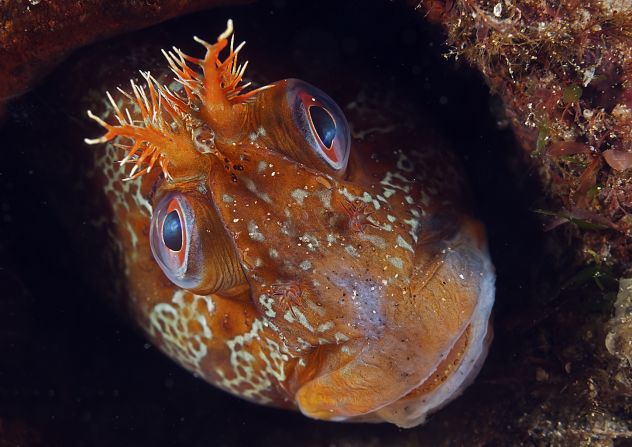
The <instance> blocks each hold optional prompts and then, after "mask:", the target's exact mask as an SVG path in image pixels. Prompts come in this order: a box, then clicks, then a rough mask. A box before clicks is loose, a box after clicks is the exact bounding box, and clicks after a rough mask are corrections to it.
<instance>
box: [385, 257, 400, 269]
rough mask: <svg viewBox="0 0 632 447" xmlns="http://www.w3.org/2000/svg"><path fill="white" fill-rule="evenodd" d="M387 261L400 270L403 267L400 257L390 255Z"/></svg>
mask: <svg viewBox="0 0 632 447" xmlns="http://www.w3.org/2000/svg"><path fill="white" fill-rule="evenodd" d="M388 262H390V263H391V265H393V266H394V267H397V268H398V269H400V270H402V269H403V268H404V261H402V259H401V258H398V257H397V256H391V257H390V258H388Z"/></svg>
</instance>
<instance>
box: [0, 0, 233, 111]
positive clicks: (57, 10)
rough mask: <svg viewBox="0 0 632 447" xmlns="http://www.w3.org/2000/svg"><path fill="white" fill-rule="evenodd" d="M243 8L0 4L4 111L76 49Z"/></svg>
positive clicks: (104, 1)
mask: <svg viewBox="0 0 632 447" xmlns="http://www.w3.org/2000/svg"><path fill="white" fill-rule="evenodd" d="M238 3H245V0H164V1H152V0H140V1H138V0H123V1H115V2H113V1H110V0H83V1H76V2H75V1H65V0H28V1H27V0H0V108H1V107H2V102H3V101H5V100H7V99H10V98H13V97H16V96H19V95H21V94H23V93H24V92H25V91H27V90H28V89H29V88H31V87H32V86H33V84H34V83H35V82H37V81H38V80H40V79H41V78H42V77H43V76H44V75H46V74H47V73H48V72H49V71H50V70H51V69H52V68H53V67H54V66H55V65H56V64H57V63H58V62H59V61H61V60H63V59H64V58H65V57H66V56H68V55H69V54H70V53H71V52H72V50H74V49H76V48H79V47H82V46H84V45H87V44H89V43H92V42H95V41H97V40H101V39H104V38H107V37H110V36H113V35H116V34H119V33H122V32H126V31H132V30H137V29H141V28H145V27H147V26H150V25H153V24H155V23H159V22H163V21H165V20H168V19H170V18H173V17H177V16H179V15H183V14H186V13H190V12H193V11H197V10H200V9H205V8H209V7H213V6H223V5H229V4H238ZM1 114H2V112H1V110H0V118H1Z"/></svg>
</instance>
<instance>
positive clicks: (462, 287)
mask: <svg viewBox="0 0 632 447" xmlns="http://www.w3.org/2000/svg"><path fill="white" fill-rule="evenodd" d="M440 246H443V247H444V248H440ZM416 262H417V265H416V270H418V271H419V272H420V273H421V274H420V275H417V276H415V275H413V278H412V280H411V287H410V296H411V297H412V302H411V301H408V302H400V303H395V302H392V303H391V304H392V306H391V309H384V315H385V316H386V318H387V322H386V324H385V326H384V331H383V332H382V333H381V334H380V335H379V336H378V337H376V338H373V339H368V340H366V341H365V343H364V345H363V346H362V348H360V349H359V350H358V352H357V353H356V355H355V357H354V358H353V360H351V361H350V362H349V363H346V364H345V365H343V366H342V367H340V368H339V369H336V370H334V371H330V372H327V373H325V374H322V375H320V376H318V377H316V378H315V379H313V380H312V381H310V382H308V383H306V384H304V385H303V386H302V387H301V388H300V389H299V390H298V391H297V393H296V401H297V403H298V406H299V408H300V410H301V411H302V412H303V413H304V414H306V415H307V416H310V417H313V418H316V419H326V420H336V421H344V420H351V421H363V422H383V421H388V422H392V423H394V424H396V425H398V426H401V427H411V426H415V425H418V424H420V423H422V422H423V421H424V420H425V417H426V415H427V414H428V413H430V412H432V411H435V410H437V409H439V408H441V407H442V406H443V405H445V404H447V403H448V402H449V401H451V400H452V399H454V398H455V397H457V396H458V395H459V394H460V393H461V392H462V391H463V389H464V388H465V387H466V386H467V385H468V384H469V383H470V382H471V381H472V380H473V379H474V377H475V376H476V374H477V373H478V371H479V369H480V367H481V365H482V363H483V361H484V359H485V357H486V354H487V349H488V346H489V343H490V341H491V334H492V333H491V330H490V329H489V321H490V314H491V308H492V304H493V301H494V280H495V274H494V269H493V266H492V264H491V262H490V259H489V254H488V252H487V248H486V246H485V242H484V233H482V228H481V226H480V224H478V223H477V222H474V221H468V222H466V223H465V224H464V225H463V226H462V228H461V230H460V231H459V232H458V233H457V234H456V236H454V237H453V238H452V239H451V241H450V242H449V243H448V244H447V245H446V244H445V243H441V244H438V246H437V255H436V257H435V258H434V259H433V260H431V261H430V262H432V263H435V264H436V268H434V269H433V268H429V265H428V262H429V261H428V260H427V259H418V260H417V261H416ZM428 271H432V272H433V273H432V274H431V275H430V277H428V276H427V273H426V272H428ZM396 304H399V305H396ZM395 308H400V310H398V311H392V310H393V309H395ZM402 308H403V309H402ZM404 313H407V314H408V317H405V318H404V317H403V314H404ZM388 320H390V321H388ZM347 349H348V348H347ZM448 362H449V363H450V364H451V369H450V371H449V373H448V374H443V375H442V374H441V373H442V370H443V369H444V368H445V366H446V363H448ZM430 382H433V385H430Z"/></svg>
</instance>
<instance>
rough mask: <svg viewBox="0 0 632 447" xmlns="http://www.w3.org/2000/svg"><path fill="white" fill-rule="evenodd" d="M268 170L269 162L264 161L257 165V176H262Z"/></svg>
mask: <svg viewBox="0 0 632 447" xmlns="http://www.w3.org/2000/svg"><path fill="white" fill-rule="evenodd" d="M267 168H268V162H266V161H263V160H261V161H259V163H257V174H261V173H262V172H263V171H265V170H266V169H267Z"/></svg>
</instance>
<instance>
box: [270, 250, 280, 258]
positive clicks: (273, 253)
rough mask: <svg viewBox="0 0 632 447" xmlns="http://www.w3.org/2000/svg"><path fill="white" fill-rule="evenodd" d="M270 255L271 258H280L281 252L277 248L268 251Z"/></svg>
mask: <svg viewBox="0 0 632 447" xmlns="http://www.w3.org/2000/svg"><path fill="white" fill-rule="evenodd" d="M268 254H269V255H270V257H271V258H278V257H279V252H278V251H277V250H276V249H275V248H271V249H270V251H268Z"/></svg>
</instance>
